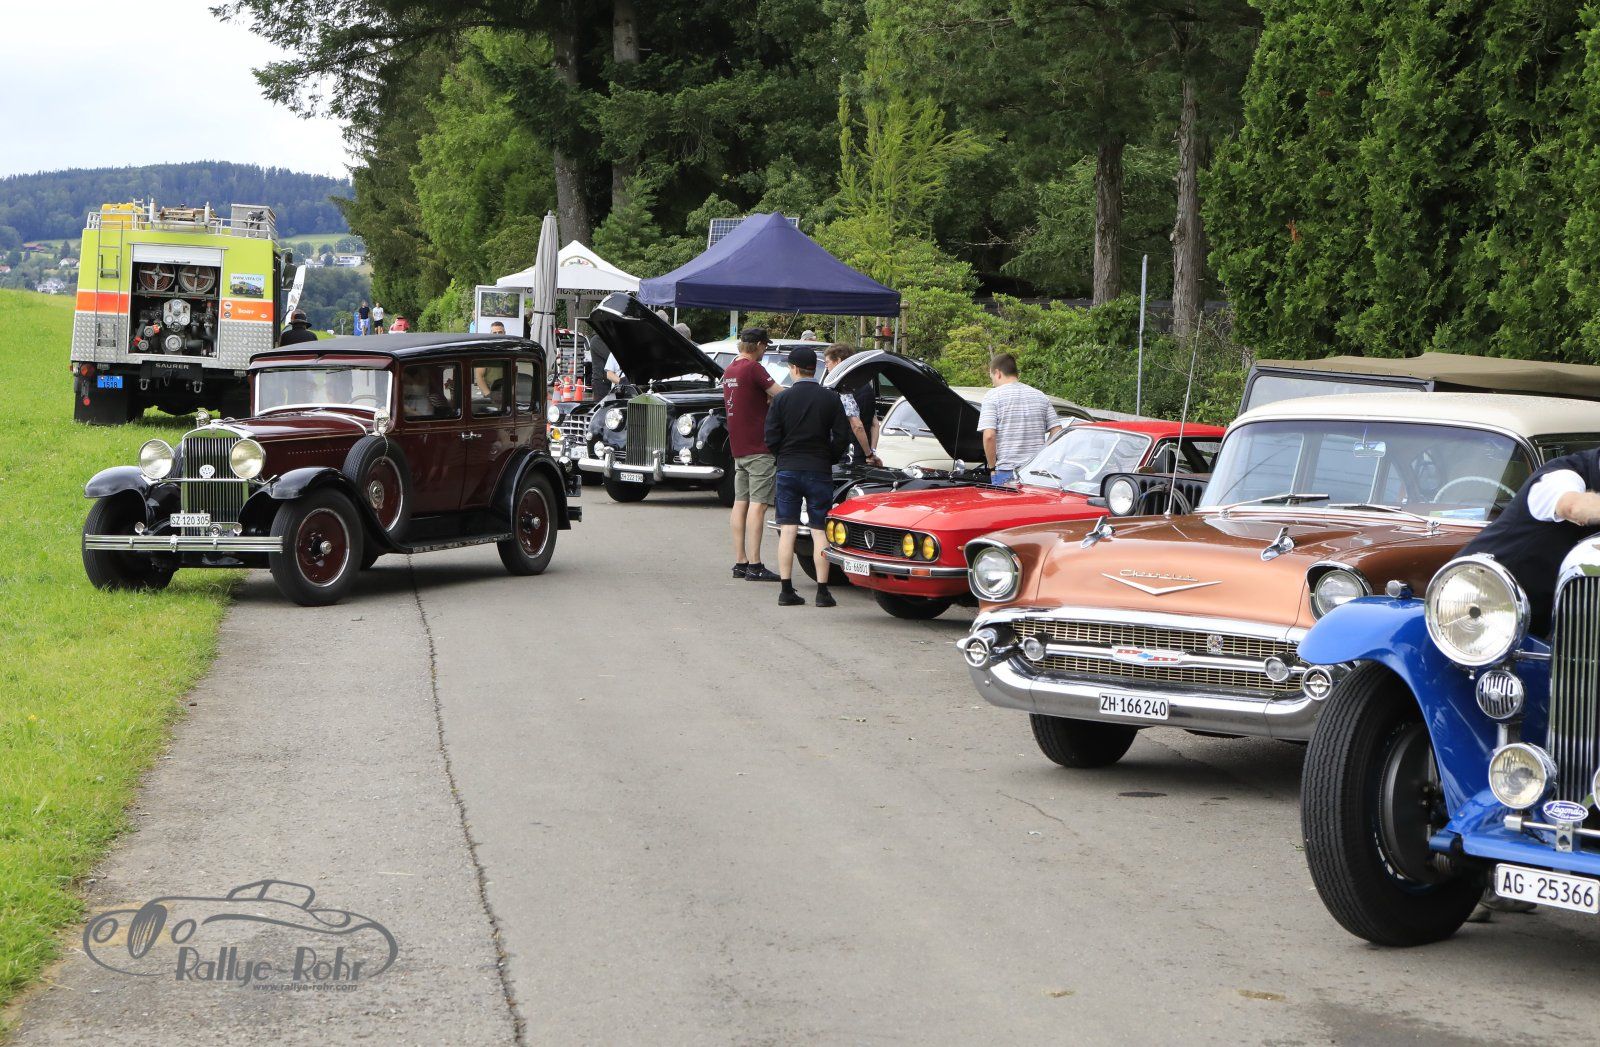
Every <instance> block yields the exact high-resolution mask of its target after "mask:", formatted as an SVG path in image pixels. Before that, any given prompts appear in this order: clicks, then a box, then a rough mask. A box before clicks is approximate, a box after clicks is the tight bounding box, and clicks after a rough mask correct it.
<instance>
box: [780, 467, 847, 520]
mask: <svg viewBox="0 0 1600 1047" xmlns="http://www.w3.org/2000/svg"><path fill="white" fill-rule="evenodd" d="M802 501H804V502H805V505H806V514H807V516H806V524H807V526H810V527H815V526H817V525H818V524H820V523H822V522H823V521H824V520H826V519H827V518H828V512H829V510H831V509H832V508H833V476H832V475H831V474H829V473H821V472H817V473H813V472H803V471H801V470H799V469H779V470H778V500H777V503H776V504H777V521H778V524H779V526H782V525H784V524H798V523H799V522H800V503H801V502H802Z"/></svg>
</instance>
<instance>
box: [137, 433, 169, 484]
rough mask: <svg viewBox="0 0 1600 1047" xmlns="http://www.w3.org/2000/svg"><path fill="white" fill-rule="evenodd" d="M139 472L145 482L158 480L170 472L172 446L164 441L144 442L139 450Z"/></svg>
mask: <svg viewBox="0 0 1600 1047" xmlns="http://www.w3.org/2000/svg"><path fill="white" fill-rule="evenodd" d="M139 471H140V472H141V473H143V474H144V478H145V479H146V480H160V479H162V478H163V477H165V476H166V475H167V474H168V473H170V472H172V445H171V444H169V443H167V442H166V441H165V440H146V441H145V444H144V446H143V447H141V448H139Z"/></svg>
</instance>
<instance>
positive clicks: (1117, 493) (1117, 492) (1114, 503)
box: [1106, 476, 1139, 516]
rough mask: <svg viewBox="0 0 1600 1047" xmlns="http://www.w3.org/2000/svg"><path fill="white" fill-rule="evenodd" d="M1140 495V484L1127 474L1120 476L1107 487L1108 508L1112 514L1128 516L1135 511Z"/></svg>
mask: <svg viewBox="0 0 1600 1047" xmlns="http://www.w3.org/2000/svg"><path fill="white" fill-rule="evenodd" d="M1138 496H1139V488H1138V486H1137V485H1135V484H1134V482H1133V481H1132V480H1130V479H1128V478H1127V477H1126V476H1119V477H1117V478H1116V479H1115V480H1112V481H1111V484H1110V486H1108V487H1107V488H1106V508H1107V509H1109V510H1111V515H1112V516H1127V515H1129V514H1130V513H1132V512H1133V503H1134V501H1135V500H1136V499H1137V498H1138Z"/></svg>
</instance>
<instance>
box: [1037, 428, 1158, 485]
mask: <svg viewBox="0 0 1600 1047" xmlns="http://www.w3.org/2000/svg"><path fill="white" fill-rule="evenodd" d="M1149 447H1150V437H1148V436H1142V435H1140V434H1138V433H1124V432H1119V431H1118V430H1116V429H1101V428H1098V427H1092V426H1082V427H1079V428H1076V429H1068V430H1067V431H1066V432H1065V433H1063V434H1062V435H1061V437H1060V438H1059V439H1056V440H1052V441H1051V442H1050V443H1047V444H1045V445H1044V447H1042V448H1041V449H1040V450H1039V453H1038V454H1036V455H1034V456H1033V458H1031V459H1030V460H1029V461H1028V462H1027V463H1026V464H1025V465H1023V467H1022V468H1021V469H1019V470H1018V471H1017V478H1018V479H1019V480H1021V481H1022V482H1023V483H1036V484H1041V485H1042V486H1047V487H1060V488H1061V489H1063V490H1066V491H1075V492H1077V493H1078V494H1099V493H1100V479H1101V478H1102V477H1103V476H1105V475H1106V474H1107V473H1126V472H1132V471H1133V470H1135V469H1137V468H1139V463H1140V462H1142V461H1144V453H1145V451H1146V450H1147V449H1148V448H1149Z"/></svg>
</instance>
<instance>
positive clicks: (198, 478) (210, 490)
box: [179, 430, 249, 535]
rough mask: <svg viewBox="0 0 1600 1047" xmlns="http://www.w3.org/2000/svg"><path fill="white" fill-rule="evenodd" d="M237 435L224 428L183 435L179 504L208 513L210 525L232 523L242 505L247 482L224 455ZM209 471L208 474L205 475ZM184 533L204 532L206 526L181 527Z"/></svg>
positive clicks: (245, 494) (231, 451) (237, 438)
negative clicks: (234, 472) (237, 474)
mask: <svg viewBox="0 0 1600 1047" xmlns="http://www.w3.org/2000/svg"><path fill="white" fill-rule="evenodd" d="M238 442H239V436H238V435H237V434H235V433H231V432H228V431H227V430H216V431H212V430H199V431H196V432H193V433H190V434H189V435H188V436H185V437H184V438H183V474H182V479H183V481H184V482H183V483H182V484H180V485H179V489H180V492H181V497H180V501H179V504H180V505H181V506H182V508H183V511H184V512H186V513H209V514H210V515H211V524H212V526H216V525H219V524H221V525H228V524H234V523H237V522H238V521H239V514H240V512H242V511H243V509H244V502H245V498H246V497H247V496H248V495H249V485H248V484H247V483H246V482H245V481H243V480H240V479H238V478H237V477H235V476H234V475H233V466H232V465H231V464H230V463H229V461H228V456H229V455H230V454H232V453H233V447H234V445H235V444H237V443H238ZM208 474H209V475H208ZM181 533H182V534H184V535H206V534H210V533H211V528H210V527H184V528H182V529H181Z"/></svg>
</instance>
